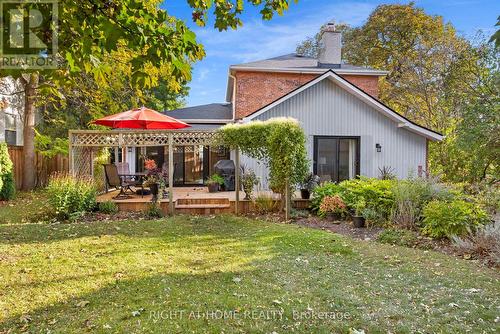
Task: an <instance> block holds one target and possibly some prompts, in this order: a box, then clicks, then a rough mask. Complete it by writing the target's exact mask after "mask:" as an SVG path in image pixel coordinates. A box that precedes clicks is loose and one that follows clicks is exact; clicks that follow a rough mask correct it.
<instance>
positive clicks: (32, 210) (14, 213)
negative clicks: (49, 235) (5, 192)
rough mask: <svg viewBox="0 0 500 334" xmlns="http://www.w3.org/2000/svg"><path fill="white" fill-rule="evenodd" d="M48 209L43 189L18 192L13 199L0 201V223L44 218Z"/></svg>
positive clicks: (16, 222)
mask: <svg viewBox="0 0 500 334" xmlns="http://www.w3.org/2000/svg"><path fill="white" fill-rule="evenodd" d="M47 209H48V203H47V195H46V193H45V192H44V191H32V192H18V193H17V194H16V196H15V199H13V200H12V201H8V202H0V224H23V223H28V222H30V221H36V220H38V219H39V218H40V219H41V218H44V217H43V216H45V215H46V212H47Z"/></svg>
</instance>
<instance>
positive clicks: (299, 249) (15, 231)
mask: <svg viewBox="0 0 500 334" xmlns="http://www.w3.org/2000/svg"><path fill="white" fill-rule="evenodd" d="M499 297H500V284H499V280H498V272H496V271H494V270H490V269H486V268H481V267H479V266H477V265H475V264H474V263H471V262H467V261H464V260H460V259H456V258H452V257H449V256H446V255H443V254H438V253H434V252H424V251H421V250H414V249H407V248H402V247H394V246H387V245H382V244H377V243H374V242H364V241H355V240H352V239H349V238H346V237H341V236H339V235H335V234H332V233H328V232H323V231H320V230H313V229H309V228H301V227H298V226H295V225H286V224H276V223H268V222H263V221H259V220H250V219H246V218H237V217H232V216H217V217H188V216H177V217H174V218H165V219H161V220H157V221H126V222H113V221H105V222H93V223H73V224H5V225H0V332H2V330H3V331H6V332H9V330H10V331H11V332H13V333H16V332H33V333H46V332H51V333H82V332H92V333H272V332H276V333H291V332H295V333H332V332H333V333H338V332H350V331H352V330H354V329H356V330H364V331H365V332H366V333H387V332H393V333H410V332H421V333H430V332H446V333H459V332H466V331H469V332H472V333H480V332H498V330H499V324H500V323H499V322H498V321H499V316H500V312H499V311H500V308H499V307H500V303H499ZM9 333H10V332H9Z"/></svg>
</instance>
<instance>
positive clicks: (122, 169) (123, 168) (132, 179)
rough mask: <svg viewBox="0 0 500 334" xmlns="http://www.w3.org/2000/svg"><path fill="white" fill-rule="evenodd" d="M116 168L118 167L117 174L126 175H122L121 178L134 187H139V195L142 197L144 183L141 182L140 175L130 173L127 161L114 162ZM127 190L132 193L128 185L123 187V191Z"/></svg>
mask: <svg viewBox="0 0 500 334" xmlns="http://www.w3.org/2000/svg"><path fill="white" fill-rule="evenodd" d="M116 168H117V169H118V175H127V176H122V178H123V179H124V180H125V181H126V182H127V183H129V184H130V185H132V186H134V187H138V188H141V197H144V184H143V179H142V177H138V176H134V175H133V174H132V173H130V167H129V164H128V162H117V163H116ZM127 190H130V191H131V192H132V193H133V191H132V189H130V187H128V188H127V189H125V192H127Z"/></svg>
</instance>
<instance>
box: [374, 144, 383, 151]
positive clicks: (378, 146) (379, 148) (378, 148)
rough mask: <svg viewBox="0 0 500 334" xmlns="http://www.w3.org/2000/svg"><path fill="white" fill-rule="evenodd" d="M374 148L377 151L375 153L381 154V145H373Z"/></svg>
mask: <svg viewBox="0 0 500 334" xmlns="http://www.w3.org/2000/svg"><path fill="white" fill-rule="evenodd" d="M375 148H376V149H377V152H382V145H380V144H378V143H377V144H375Z"/></svg>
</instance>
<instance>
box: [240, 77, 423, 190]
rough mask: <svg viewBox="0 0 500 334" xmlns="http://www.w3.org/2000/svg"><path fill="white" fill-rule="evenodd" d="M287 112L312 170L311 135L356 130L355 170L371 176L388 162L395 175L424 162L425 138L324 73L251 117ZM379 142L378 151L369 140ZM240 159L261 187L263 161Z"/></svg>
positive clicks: (265, 175)
mask: <svg viewBox="0 0 500 334" xmlns="http://www.w3.org/2000/svg"><path fill="white" fill-rule="evenodd" d="M273 117H293V118H295V119H297V120H299V122H300V123H301V125H302V127H303V128H304V131H305V133H306V136H307V151H308V157H309V159H310V160H311V164H310V166H311V167H310V168H311V171H312V168H313V167H312V160H313V146H314V140H313V138H314V136H359V137H360V146H361V150H360V172H361V175H365V176H370V177H377V176H378V175H379V169H378V168H379V167H380V168H381V167H383V166H390V167H392V168H393V169H394V172H395V173H396V175H397V176H398V177H399V178H405V177H407V176H408V174H409V173H410V172H413V173H416V172H417V171H418V168H419V166H422V168H425V163H426V138H424V137H422V136H420V135H418V134H415V133H413V132H410V131H408V130H406V129H404V128H399V127H398V126H397V124H396V123H395V122H393V121H391V120H390V119H388V118H387V117H386V116H384V115H382V114H381V113H380V112H378V111H377V110H375V109H373V108H372V107H370V106H368V105H367V104H365V103H364V102H362V101H361V100H359V99H358V98H356V97H355V96H353V95H352V94H350V93H349V92H347V91H345V90H344V89H343V88H341V87H339V86H337V85H336V84H335V83H333V82H332V81H330V80H329V79H325V80H323V81H321V82H319V83H317V84H316V85H314V86H312V87H310V88H308V89H306V90H304V91H303V92H301V93H299V94H297V95H295V96H293V97H291V98H290V99H288V100H286V101H284V102H283V103H281V104H279V105H277V106H275V107H273V108H272V109H270V110H268V111H267V112H265V113H263V114H261V115H259V116H258V117H256V119H260V120H266V119H269V118H273ZM377 143H379V144H380V145H381V146H382V152H380V153H378V152H376V149H375V144H377ZM242 163H244V164H245V165H247V166H248V167H251V168H254V170H255V171H256V173H257V175H258V176H259V177H260V179H261V180H262V186H263V187H264V188H266V187H267V178H268V171H267V168H265V166H263V165H262V164H259V163H258V162H257V161H255V160H253V159H250V158H248V157H246V156H243V157H242Z"/></svg>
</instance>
